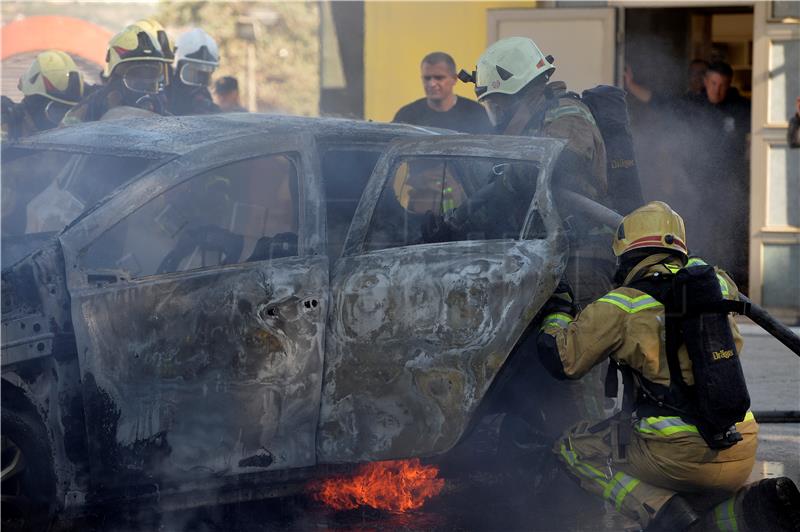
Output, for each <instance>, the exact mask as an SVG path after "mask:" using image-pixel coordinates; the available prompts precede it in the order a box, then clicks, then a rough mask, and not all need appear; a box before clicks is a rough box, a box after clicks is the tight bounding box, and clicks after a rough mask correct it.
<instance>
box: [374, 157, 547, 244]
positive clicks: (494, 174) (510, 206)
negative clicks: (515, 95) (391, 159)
mask: <svg viewBox="0 0 800 532" xmlns="http://www.w3.org/2000/svg"><path fill="white" fill-rule="evenodd" d="M537 177H538V167H537V166H536V164H534V163H531V162H520V161H509V160H497V159H485V158H478V157H419V158H405V159H402V160H401V161H399V162H398V164H396V165H395V167H394V170H393V172H392V173H391V175H390V177H389V179H388V180H387V183H386V185H385V187H384V190H383V192H382V194H381V197H380V200H379V201H378V205H377V207H376V208H375V212H374V214H373V216H372V220H371V222H370V228H369V231H368V233H367V243H366V249H367V250H368V251H373V250H378V249H386V248H393V247H400V246H408V245H414V244H424V243H430V242H445V241H460V240H493V239H505V238H519V236H520V232H521V230H522V226H523V223H524V221H525V216H526V214H527V212H528V208H529V207H530V203H531V200H532V199H533V194H534V192H535V191H536V180H537Z"/></svg>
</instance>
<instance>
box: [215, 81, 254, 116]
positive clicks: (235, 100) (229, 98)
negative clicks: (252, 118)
mask: <svg viewBox="0 0 800 532" xmlns="http://www.w3.org/2000/svg"><path fill="white" fill-rule="evenodd" d="M214 96H215V97H216V100H217V105H218V106H219V108H220V110H221V111H222V112H223V113H246V112H247V109H246V108H244V107H242V104H241V102H240V100H239V82H238V81H236V78H234V77H232V76H225V77H223V78H219V79H218V80H217V82H216V83H215V84H214Z"/></svg>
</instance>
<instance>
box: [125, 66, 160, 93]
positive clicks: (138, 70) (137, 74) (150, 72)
mask: <svg viewBox="0 0 800 532" xmlns="http://www.w3.org/2000/svg"><path fill="white" fill-rule="evenodd" d="M120 67H125V68H124V70H123V72H122V82H123V83H124V84H125V86H126V87H127V88H128V89H130V90H131V91H133V92H142V93H147V94H156V93H157V92H158V91H159V90H160V89H161V87H163V85H164V67H163V66H161V64H160V63H151V64H141V63H139V64H135V63H128V64H122V65H120Z"/></svg>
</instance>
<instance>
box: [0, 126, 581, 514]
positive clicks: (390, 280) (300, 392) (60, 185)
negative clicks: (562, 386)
mask: <svg viewBox="0 0 800 532" xmlns="http://www.w3.org/2000/svg"><path fill="white" fill-rule="evenodd" d="M441 133H442V132H441V131H438V132H437V131H432V130H426V129H422V128H415V127H411V126H403V125H396V124H375V123H367V122H357V121H349V120H338V119H315V118H298V117H275V116H264V115H256V114H252V115H251V114H248V115H218V116H211V117H163V118H153V119H148V120H122V121H108V122H98V123H93V124H84V125H79V126H75V127H71V128H64V129H59V130H56V131H51V132H48V133H45V134H41V135H37V136H34V137H30V138H28V139H26V140H24V141H22V142H20V143H18V144H14V145H9V146H6V147H4V151H3V154H2V155H3V159H2V164H3V213H2V214H3V227H2V230H3V259H2V260H3V266H4V269H3V273H2V416H3V417H2V424H3V500H4V504H6V503H10V504H12V509H11V510H12V513H11V514H8V515H14V512H20V513H24V512H25V511H30V509H31V508H39V510H38V512H39V513H40V514H47V513H48V512H53V511H61V512H64V511H68V512H69V511H78V510H80V509H82V508H86V507H89V506H98V507H102V506H104V505H106V506H107V505H113V504H116V503H117V502H119V501H125V502H127V503H131V502H133V503H136V502H145V501H151V502H152V501H157V503H158V504H159V505H162V506H169V505H172V506H174V507H182V506H187V505H191V504H201V503H203V502H226V501H241V500H247V499H254V498H258V497H270V496H277V495H281V494H285V493H289V492H290V491H291V490H292V489H296V488H297V487H298V486H301V485H302V483H303V482H305V481H306V480H308V479H309V478H312V477H314V476H316V475H321V474H327V473H329V472H331V471H336V470H339V469H342V468H348V467H352V466H353V464H358V463H362V462H370V461H378V460H389V459H403V458H409V457H422V458H427V459H432V460H433V459H437V457H442V456H447V455H448V453H451V452H452V451H453V449H456V448H458V446H459V443H460V442H463V441H465V439H466V438H468V436H469V435H470V434H471V432H472V431H473V429H474V428H475V427H476V426H477V425H478V424H479V423H480V420H481V419H482V418H483V417H484V416H486V415H488V414H490V413H493V412H498V411H511V410H518V412H516V413H517V414H519V415H521V416H523V417H526V419H528V422H529V423H532V424H534V425H535V424H536V423H537V420H539V422H541V423H545V421H544V420H545V419H546V417H547V416H546V415H545V414H544V413H543V412H542V411H541V409H542V408H544V407H543V406H542V405H546V404H547V402H548V398H550V400H551V401H552V397H551V395H550V392H548V391H547V384H540V385H536V384H535V383H534V384H532V383H531V381H525V382H523V383H522V384H523V385H522V387H521V388H520V385H519V383H520V381H521V379H523V378H524V379H528V378H531V375H538V374H539V373H544V372H540V371H539V369H541V368H538V366H536V364H537V362H536V361H535V357H532V356H530V354H529V353H526V350H525V349H523V348H522V346H523V345H525V342H526V341H527V340H529V339H530V338H531V336H530V335H529V334H528V332H527V331H528V330H529V328H530V324H531V323H532V321H533V319H534V317H535V315H536V313H537V311H538V310H539V308H540V307H541V305H542V304H543V303H544V301H545V300H546V299H547V298H548V296H549V295H550V293H551V292H552V290H553V288H554V287H555V285H556V284H557V281H558V279H559V278H560V275H561V273H562V271H563V268H564V265H565V262H566V255H567V249H568V241H567V238H566V236H565V231H564V229H563V227H562V224H561V219H560V217H559V215H558V212H557V209H556V208H555V204H554V200H553V192H552V190H551V186H550V176H551V173H552V167H553V164H554V161H555V160H556V157H557V156H558V154H559V152H560V150H561V148H562V143H561V142H560V141H556V140H546V139H530V138H514V137H497V136H466V135H454V134H445V135H443V134H441ZM511 173H513V174H514V175H516V176H517V177H520V176H521V177H523V178H524V179H523V180H524V181H525V182H526V183H527V184H528V185H527V186H526V187H525V188H524V190H520V191H519V193H518V194H516V195H515V197H514V199H513V202H512V203H513V205H505V206H503V208H502V209H501V210H499V211H497V210H496V211H497V212H495V214H494V215H493V216H491V218H492V219H491V220H488V221H486V220H484V221H482V222H481V221H476V222H475V223H473V224H471V225H469V231H468V232H464V233H461V234H451V235H449V236H448V237H447V238H442V237H441V235H440V236H439V237H438V238H437V239H436V240H438V241H436V242H431V239H430V238H429V236H430V234H431V227H432V224H433V225H434V226H435V222H436V220H437V219H439V218H440V217H441V216H442V215H444V214H446V213H448V212H450V211H452V210H453V209H457V208H459V207H463V206H464V205H467V204H468V202H469V201H470V200H471V199H473V198H476V197H479V196H480V195H481V194H484V193H485V190H486V189H487V184H490V183H491V182H493V180H495V181H496V180H499V179H505V177H506V176H508V175H511ZM533 378H535V377H533ZM543 382H544V381H543ZM515 383H516V384H515ZM519 389H523V390H524V393H523V394H522V395H524V396H525V398H524V399H520V398H518V397H517V398H511V396H512V395H514V393H516V392H515V390H516V391H519ZM509 405H511V406H509ZM531 405H533V407H532V406H531ZM531 408H533V409H534V410H536V412H535V415H531V414H530V411H531ZM537 409H538V410H537ZM7 495H8V497H7ZM13 505H16V506H13ZM26 509H27V510H26ZM6 515H7V513H6V512H5V511H4V519H5V518H6Z"/></svg>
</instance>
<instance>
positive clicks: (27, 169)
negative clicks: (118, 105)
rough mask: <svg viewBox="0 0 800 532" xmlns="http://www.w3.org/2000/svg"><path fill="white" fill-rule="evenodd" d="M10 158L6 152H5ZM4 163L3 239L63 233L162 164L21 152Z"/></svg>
mask: <svg viewBox="0 0 800 532" xmlns="http://www.w3.org/2000/svg"><path fill="white" fill-rule="evenodd" d="M3 155H4V157H6V155H7V154H6V153H4V154H3ZM7 159H8V160H4V161H3V236H18V235H23V234H31V233H44V232H57V231H61V230H62V229H64V227H66V226H67V225H68V224H69V223H70V222H72V221H73V220H74V219H75V218H77V217H78V216H79V215H80V214H81V213H82V212H83V211H84V210H86V209H87V208H88V207H91V206H92V205H94V204H95V203H96V202H97V201H98V200H100V199H102V198H103V197H104V196H106V195H108V194H109V193H111V192H112V191H113V190H114V189H115V188H117V187H118V186H120V185H122V184H124V183H126V182H128V181H130V180H131V179H132V178H134V177H135V176H137V175H139V174H141V173H143V172H144V171H145V170H146V169H148V168H151V167H153V166H155V165H156V164H158V161H157V160H152V159H143V158H139V157H120V156H113V155H83V154H76V153H70V152H59V151H31V150H18V151H16V152H15V151H10V152H9V153H8V157H7Z"/></svg>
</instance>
